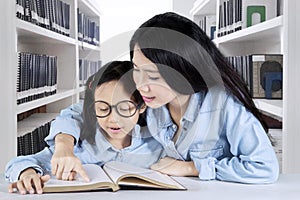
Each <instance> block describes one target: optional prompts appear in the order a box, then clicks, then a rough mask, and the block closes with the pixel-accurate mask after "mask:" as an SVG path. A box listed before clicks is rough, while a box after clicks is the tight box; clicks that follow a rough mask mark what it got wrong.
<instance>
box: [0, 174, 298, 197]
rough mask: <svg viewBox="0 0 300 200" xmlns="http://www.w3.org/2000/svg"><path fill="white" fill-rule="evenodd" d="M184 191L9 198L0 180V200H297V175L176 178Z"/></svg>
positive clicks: (53, 194) (15, 194)
mask: <svg viewBox="0 0 300 200" xmlns="http://www.w3.org/2000/svg"><path fill="white" fill-rule="evenodd" d="M176 180H177V181H179V182H180V183H181V184H183V185H184V186H185V187H187V190H186V191H174V190H165V191H164V190H119V191H117V192H110V191H98V192H81V193H79V192H77V193H48V194H42V195H37V194H33V195H30V194H26V195H20V194H18V193H13V194H10V193H8V192H7V186H8V183H6V182H5V181H4V178H3V175H1V178H0V200H14V199H22V200H27V199H28V200H35V199H44V200H66V199H72V200H79V199H80V200H82V199H83V200H111V199H113V200H118V199H120V200H148V199H149V200H160V199H162V200H194V199H195V200H248V199H249V200H250V199H251V200H300V174H281V175H280V178H279V180H278V181H277V182H276V183H274V184H266V185H249V184H238V183H229V182H221V181H200V180H198V179H196V178H187V177H176Z"/></svg>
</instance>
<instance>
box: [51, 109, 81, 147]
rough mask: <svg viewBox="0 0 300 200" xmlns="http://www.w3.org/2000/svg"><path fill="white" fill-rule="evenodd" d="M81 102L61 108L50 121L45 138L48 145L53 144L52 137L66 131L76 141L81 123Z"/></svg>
mask: <svg viewBox="0 0 300 200" xmlns="http://www.w3.org/2000/svg"><path fill="white" fill-rule="evenodd" d="M82 110H83V105H82V103H77V104H73V105H71V106H69V107H68V108H66V109H63V110H62V111H61V112H60V114H59V115H58V116H57V117H56V118H55V120H53V121H52V123H51V127H50V132H49V135H48V136H47V137H46V138H45V141H46V143H47V144H48V145H50V146H53V145H54V138H55V136H56V135H57V134H59V133H66V134H69V135H71V136H73V137H74V139H75V141H76V142H78V139H79V136H80V129H81V126H82V123H83V118H82Z"/></svg>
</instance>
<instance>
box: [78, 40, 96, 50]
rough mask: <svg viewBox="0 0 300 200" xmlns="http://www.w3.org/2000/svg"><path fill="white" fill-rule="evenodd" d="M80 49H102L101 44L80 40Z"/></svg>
mask: <svg viewBox="0 0 300 200" xmlns="http://www.w3.org/2000/svg"><path fill="white" fill-rule="evenodd" d="M78 47H79V50H93V51H100V47H99V46H95V45H92V44H89V43H86V42H82V41H78Z"/></svg>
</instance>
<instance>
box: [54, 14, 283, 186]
mask: <svg viewBox="0 0 300 200" xmlns="http://www.w3.org/2000/svg"><path fill="white" fill-rule="evenodd" d="M130 50H131V60H132V62H133V64H134V72H133V77H134V80H135V83H136V86H137V89H138V91H139V92H140V93H141V95H142V97H143V99H144V101H145V103H146V105H147V106H148V107H149V109H148V110H147V126H148V128H149V130H150V133H151V134H152V136H153V137H154V138H155V139H156V140H157V141H159V142H160V143H161V144H162V145H163V147H164V156H165V157H164V158H162V159H161V160H160V161H159V162H158V163H156V164H154V165H152V166H151V168H152V169H155V170H158V171H161V172H163V173H166V174H169V175H177V176H198V177H199V178H200V179H201V180H214V179H217V180H223V181H232V182H241V183H272V182H275V181H276V180H277V178H278V174H279V167H278V161H277V158H276V155H275V152H274V150H273V148H272V145H271V142H270V140H269V138H268V136H267V127H266V125H265V123H264V122H263V120H262V117H261V114H260V112H259V111H258V110H257V108H256V107H255V105H254V103H253V101H252V99H251V96H250V95H249V92H248V89H247V85H246V84H245V83H244V82H243V81H242V80H241V78H240V77H239V76H238V74H237V73H236V72H235V71H234V70H233V69H232V68H231V66H230V65H229V64H228V63H227V62H226V60H225V58H224V56H223V55H222V54H221V52H220V51H219V50H218V49H217V48H216V46H215V45H214V44H213V43H212V42H211V41H210V39H209V38H208V37H207V36H206V34H205V33H204V32H203V31H202V30H201V29H200V28H199V27H198V26H197V25H196V24H195V23H194V22H192V21H191V20H189V19H187V18H184V17H182V16H180V15H177V14H175V13H164V14H161V15H156V16H154V17H153V18H151V19H149V20H148V21H146V22H145V23H144V24H142V25H141V26H140V28H139V29H138V30H137V31H136V32H135V33H134V35H133V36H132V39H131V41H130ZM70 120H71V119H70ZM68 134H72V133H68ZM73 135H74V134H73ZM74 136H75V138H76V135H74ZM51 137H53V136H51ZM60 137H61V138H64V135H60ZM61 158H62V157H59V156H58V157H57V158H56V159H58V160H59V159H61Z"/></svg>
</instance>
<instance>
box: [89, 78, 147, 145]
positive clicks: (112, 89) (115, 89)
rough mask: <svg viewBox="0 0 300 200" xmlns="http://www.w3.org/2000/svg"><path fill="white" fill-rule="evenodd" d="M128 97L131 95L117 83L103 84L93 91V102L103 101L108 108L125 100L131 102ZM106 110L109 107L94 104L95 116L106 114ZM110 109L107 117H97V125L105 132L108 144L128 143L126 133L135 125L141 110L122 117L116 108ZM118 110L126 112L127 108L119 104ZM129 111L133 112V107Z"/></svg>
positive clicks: (121, 84)
mask: <svg viewBox="0 0 300 200" xmlns="http://www.w3.org/2000/svg"><path fill="white" fill-rule="evenodd" d="M130 97H131V95H130V94H128V93H127V92H126V91H125V89H124V85H123V83H120V82H118V81H110V82H107V83H103V84H101V85H100V86H99V87H97V88H96V91H95V102H96V101H103V102H106V103H107V104H108V105H109V106H114V105H117V104H118V103H119V102H121V101H125V100H128V101H132V100H131V99H130ZM108 109H109V107H107V106H105V103H104V104H99V103H95V110H96V114H97V112H106V111H107V110H108ZM111 109H112V110H111V113H110V114H109V115H108V116H107V117H102V118H99V117H97V121H98V123H99V125H100V126H101V128H102V129H103V130H104V131H105V132H106V137H107V138H108V141H109V142H110V143H112V144H114V143H115V144H119V143H120V142H121V143H124V142H126V141H127V142H128V140H129V138H130V136H129V135H128V133H130V132H131V130H132V129H133V128H134V126H135V125H136V123H137V121H138V118H139V114H140V112H142V110H140V109H139V110H137V111H136V113H135V114H134V115H133V116H131V117H122V116H120V115H119V114H118V112H117V111H116V109H117V108H116V107H111ZM118 109H120V110H121V112H126V109H128V107H126V104H125V106H124V105H123V104H121V107H119V108H118ZM130 109H132V110H134V109H135V107H134V106H132V107H131V108H130ZM97 110H98V111H97ZM129 141H130V140H129Z"/></svg>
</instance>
